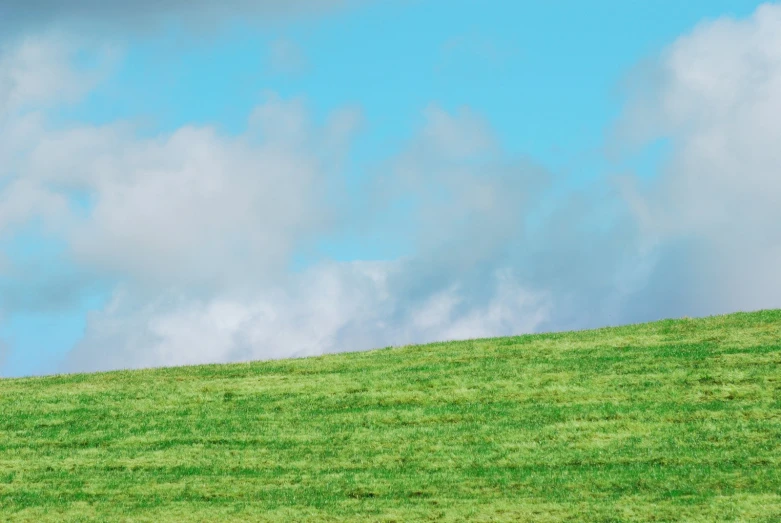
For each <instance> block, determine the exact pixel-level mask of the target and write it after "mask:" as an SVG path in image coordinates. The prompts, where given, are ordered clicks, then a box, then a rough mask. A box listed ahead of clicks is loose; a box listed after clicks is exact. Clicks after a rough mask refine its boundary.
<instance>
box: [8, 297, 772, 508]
mask: <svg viewBox="0 0 781 523" xmlns="http://www.w3.org/2000/svg"><path fill="white" fill-rule="evenodd" d="M107 350H108V348H107ZM0 520H1V521H30V522H47V521H128V522H130V521H134V522H135V521H139V522H140V521H149V522H165V521H177V522H194V521H202V522H212V521H237V522H238V521H334V522H336V521H339V522H341V521H398V522H408V521H602V522H608V521H708V522H712V521H757V522H778V521H781V311H779V310H773V311H761V312H755V313H740V314H733V315H727V316H714V317H711V318H704V319H696V320H687V319H684V320H665V321H661V322H656V323H649V324H642V325H632V326H627V327H619V328H606V329H598V330H591V331H583V332H568V333H557V334H542V335H531V336H519V337H511V338H495V339H484V340H473V341H464V342H452V343H435V344H431V345H425V346H416V347H404V348H398V349H383V350H377V351H371V352H363V353H351V354H340V355H330V356H324V357H318V358H308V359H298V360H285V361H271V362H254V363H244V364H232V365H206V366H193V367H179V368H167V369H154V370H143V371H122V372H109V373H99V374H79V375H61V376H51V377H43V378H25V379H8V380H0Z"/></svg>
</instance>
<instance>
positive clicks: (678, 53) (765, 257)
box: [618, 4, 781, 313]
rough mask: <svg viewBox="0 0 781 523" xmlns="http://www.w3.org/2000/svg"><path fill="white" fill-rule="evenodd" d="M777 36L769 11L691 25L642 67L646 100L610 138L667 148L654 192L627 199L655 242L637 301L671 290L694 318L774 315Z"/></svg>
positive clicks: (773, 11)
mask: <svg viewBox="0 0 781 523" xmlns="http://www.w3.org/2000/svg"><path fill="white" fill-rule="evenodd" d="M780 35H781V6H779V5H771V4H768V5H763V6H760V7H759V8H758V9H757V10H756V12H755V13H754V14H753V15H752V16H751V17H749V18H747V19H744V20H735V19H731V18H722V19H719V20H716V21H714V22H710V23H706V24H701V25H700V26H698V27H697V28H696V29H695V30H694V31H693V32H692V33H691V34H688V35H686V36H683V37H681V38H680V39H678V40H677V41H676V42H674V43H673V44H672V45H671V46H670V47H669V48H668V49H667V50H666V51H665V52H664V53H663V54H662V56H661V57H660V58H659V59H658V60H657V61H656V62H654V63H651V64H646V65H645V69H644V71H643V77H644V78H647V79H650V80H652V81H651V82H650V83H649V85H651V86H652V88H650V89H649V88H647V87H646V88H644V89H634V90H633V91H631V92H630V97H629V102H628V109H627V111H626V114H625V117H624V120H623V121H622V122H621V125H620V126H619V128H618V132H619V133H620V134H619V136H620V137H622V138H623V139H624V140H625V143H624V147H625V148H626V147H630V148H631V147H632V146H633V145H634V146H637V144H643V143H649V142H653V141H654V140H657V139H660V138H664V139H667V140H669V143H670V144H671V150H672V153H671V155H670V157H669V158H668V159H667V160H666V162H665V164H664V166H663V169H662V170H661V172H660V173H659V177H658V178H657V179H656V180H655V181H654V183H653V184H652V185H651V186H650V187H648V188H644V187H640V186H639V184H637V183H632V182H633V181H632V180H627V182H628V187H631V188H630V189H627V190H628V193H627V194H628V196H629V197H630V199H631V201H632V202H633V203H634V213H635V216H636V217H637V218H638V220H640V221H641V223H642V224H643V227H644V229H645V230H646V231H648V232H649V234H651V235H653V236H654V237H656V238H658V239H659V240H658V241H659V242H660V247H659V249H658V250H659V257H660V262H659V265H658V267H657V269H656V270H655V272H654V275H653V276H652V280H651V282H650V285H649V287H648V289H650V288H651V287H653V286H655V285H656V286H658V285H660V284H663V283H664V282H671V281H679V282H680V286H679V288H678V290H677V291H676V294H679V295H682V296H686V297H687V298H686V300H685V301H689V302H691V309H692V310H693V311H694V312H695V313H697V312H715V311H718V312H723V311H728V310H733V309H754V308H766V307H778V306H780V305H781V302H779V298H778V297H779V296H781V273H779V272H778V271H777V269H775V267H778V266H779V265H781V228H779V227H777V226H776V224H778V223H781V205H779V204H778V195H779V194H781V153H779V149H778V146H777V144H778V143H779V140H781V118H778V115H780V114H781V51H779V49H781V36H780ZM657 288H658V287H657ZM646 294H647V295H649V297H650V298H651V301H652V303H654V304H655V306H657V307H658V308H659V309H660V310H669V308H670V305H668V304H665V302H664V301H663V300H662V299H661V298H659V297H654V294H655V293H653V292H651V291H650V290H648V291H646Z"/></svg>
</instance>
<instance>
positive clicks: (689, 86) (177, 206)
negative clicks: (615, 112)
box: [0, 3, 781, 371]
mask: <svg viewBox="0 0 781 523" xmlns="http://www.w3.org/2000/svg"><path fill="white" fill-rule="evenodd" d="M85 5H86V3H85ZM778 35H781V7H778V6H763V7H761V8H759V9H758V10H757V11H756V13H755V14H754V15H753V16H752V17H750V18H748V19H745V20H733V19H722V20H717V21H714V22H709V23H705V24H702V25H701V26H699V27H697V28H696V29H695V30H694V31H693V32H692V33H691V34H688V35H685V36H683V37H681V38H680V39H678V40H677V41H675V42H674V43H673V44H672V45H670V46H669V47H668V48H667V49H666V50H665V51H664V52H663V53H661V54H660V55H659V56H658V57H657V58H656V59H654V60H653V61H651V63H647V64H644V65H643V66H642V67H641V68H640V69H638V71H637V72H636V77H637V78H640V79H642V82H640V83H637V84H632V83H631V82H630V84H629V88H628V91H627V104H626V108H625V111H624V113H623V115H622V118H621V120H620V122H619V124H618V125H617V127H616V129H615V136H614V138H613V140H614V143H613V145H614V146H615V148H616V149H617V150H621V151H623V153H622V154H624V155H629V156H631V155H633V154H636V153H637V151H638V150H639V149H642V148H643V147H645V146H647V145H648V144H652V143H655V142H656V141H658V140H660V139H664V140H667V142H668V143H669V144H670V151H671V152H670V155H669V156H668V157H667V158H666V160H665V162H664V163H663V165H662V167H661V169H660V172H659V173H658V176H657V177H656V178H655V179H653V180H651V181H650V182H648V183H645V182H641V181H640V179H639V178H638V177H635V176H634V175H632V174H631V173H630V174H624V175H621V176H615V175H612V173H606V174H605V176H603V177H602V178H600V179H599V180H597V181H595V182H594V183H593V184H592V185H590V186H588V187H586V188H584V189H578V190H572V189H569V188H568V185H567V180H565V179H562V178H561V177H559V176H558V175H557V174H556V173H552V172H548V171H547V170H546V169H544V168H543V167H541V166H539V165H537V164H535V162H534V161H533V160H531V159H528V158H522V157H516V156H513V155H511V154H509V153H507V152H506V151H505V150H503V148H502V146H501V142H500V140H499V139H498V137H497V136H495V135H494V133H493V131H492V129H491V126H490V123H489V122H487V121H485V120H484V119H483V118H482V117H481V116H480V115H479V114H477V113H475V112H473V111H471V110H470V109H468V108H462V109H460V110H457V111H451V112H448V111H445V110H443V109H441V108H439V107H438V106H437V105H435V104H433V105H431V106H430V107H429V108H428V109H427V110H426V111H425V112H424V114H423V120H422V124H421V126H420V127H419V129H417V131H416V132H415V133H414V135H413V136H410V137H409V140H408V141H407V143H406V144H404V146H403V147H402V148H401V150H400V151H399V152H398V154H396V155H394V156H393V157H390V158H386V159H385V161H384V162H382V163H381V164H380V165H379V166H378V167H377V169H376V170H375V171H374V172H373V173H372V174H371V176H370V177H369V178H368V179H367V182H366V183H365V185H364V186H363V188H362V189H361V190H360V191H359V194H358V195H356V194H355V193H351V192H349V191H347V189H346V180H345V179H344V177H343V170H344V169H343V166H344V162H345V161H346V159H347V158H349V154H350V146H351V143H352V141H353V139H354V137H355V136H356V135H357V134H358V133H360V132H363V131H362V130H361V125H360V124H361V119H362V116H361V114H360V111H359V110H357V109H354V108H344V109H342V110H339V111H336V112H334V113H333V114H332V115H331V116H330V118H329V119H328V120H327V121H326V122H325V123H324V124H322V125H320V124H315V123H314V122H313V120H312V118H311V116H310V114H309V111H308V110H307V108H306V104H305V102H304V101H302V100H297V99H280V98H278V97H276V96H275V95H273V94H269V96H268V97H267V101H266V102H265V103H264V104H263V105H261V106H259V107H258V108H256V110H255V111H254V112H253V113H252V114H251V115H248V127H247V130H246V132H245V133H243V134H242V135H239V136H223V135H221V134H220V133H219V132H217V131H216V130H215V129H213V128H210V127H185V128H182V129H179V130H177V131H175V132H173V133H169V134H166V135H160V136H156V137H152V138H140V137H139V135H138V133H136V132H135V130H134V129H133V128H132V126H129V125H128V124H125V123H116V124H111V125H107V126H102V127H95V126H90V125H80V126H71V127H66V128H58V127H54V126H51V125H49V124H48V123H47V122H48V120H47V114H46V111H45V110H43V109H35V108H36V107H45V106H46V105H47V104H51V103H63V101H67V100H71V99H73V98H74V97H78V96H80V95H83V94H84V93H85V92H88V91H89V88H90V87H89V86H90V85H91V82H93V81H95V80H94V76H90V75H86V76H85V75H84V74H81V73H78V72H74V71H73V70H72V68H70V67H68V65H67V64H68V59H67V56H63V55H62V54H61V52H60V51H59V50H58V48H56V46H55V47H51V48H47V47H46V45H44V44H41V45H42V47H40V48H34V49H33V50H32V51H31V50H30V48H29V47H28V48H25V47H23V46H22V47H17V48H16V49H15V51H14V52H12V53H7V54H5V55H4V56H3V57H2V58H0V63H2V64H9V63H10V64H14V66H13V67H8V66H5V67H4V68H0V86H5V87H0V107H5V112H4V113H3V114H4V116H0V118H3V120H2V122H3V125H2V126H0V129H2V131H0V133H2V134H3V135H2V136H0V138H2V139H0V144H2V145H0V165H3V166H5V167H4V168H3V170H2V171H1V172H0V240H2V239H3V238H13V237H14V235H18V234H21V233H23V232H24V231H26V230H28V229H29V227H30V226H31V224H35V226H36V227H37V228H36V229H35V230H36V231H37V233H38V234H40V235H41V236H42V237H44V238H47V239H49V241H53V242H57V244H58V245H60V246H61V247H62V249H61V251H60V254H59V256H61V257H62V260H63V262H64V265H63V266H66V267H73V268H74V269H73V271H71V272H70V273H68V274H63V275H61V276H58V277H57V278H54V279H53V280H51V281H48V280H42V281H39V282H37V283H36V285H38V287H36V288H37V289H38V294H39V295H40V296H47V295H48V293H54V291H55V290H56V289H60V292H61V296H60V298H59V299H60V301H61V302H63V303H67V301H68V299H69V298H68V296H69V295H70V296H71V298H70V299H73V300H77V299H78V296H79V293H80V292H81V291H80V290H79V289H80V284H79V283H78V282H80V281H83V279H80V278H79V277H78V276H79V275H84V274H89V275H91V276H92V277H93V279H95V280H100V281H105V282H110V284H109V290H110V293H111V296H112V297H111V299H110V300H109V302H108V304H107V305H106V306H105V308H103V309H102V310H100V311H97V312H95V313H93V314H92V315H91V316H90V317H89V320H88V326H87V331H86V334H85V337H84V339H83V340H82V341H81V342H80V343H79V344H78V346H77V347H76V348H75V349H74V350H73V351H72V352H71V353H70V354H69V355H68V357H67V359H66V360H65V361H64V362H63V364H62V369H63V370H67V371H82V370H98V369H112V368H133V367H148V366H160V365H176V364H186V363H203V362H226V361H242V360H248V359H265V358H277V357H287V356H303V355H313V354H321V353H325V352H338V351H343V350H361V349H368V348H372V347H383V346H388V345H402V344H407V343H418V342H425V341H434V340H445V339H464V338H474V337H486V336H499V335H509V334H518V333H523V332H533V331H541V330H560V329H571V328H583V327H596V326H602V325H610V324H622V323H628V322H634V321H646V320H654V319H659V318H663V317H672V316H682V315H689V316H698V315H704V314H713V313H724V312H730V311H735V310H750V309H759V308H770V307H779V306H781V301H779V296H781V273H779V272H778V270H777V267H779V266H781V232H780V231H781V229H779V227H777V224H778V223H781V205H778V201H777V195H778V194H781V177H780V176H779V173H780V172H781V155H779V153H778V152H777V149H778V148H777V143H779V142H778V138H779V137H781V136H780V135H781V123H779V122H781V118H778V115H779V114H781V89H779V87H781V53H780V52H778V50H779V49H781V45H779V44H781V41H779V37H778ZM25 45H27V46H30V45H33V44H30V43H26V44H25ZM58 53H60V54H58ZM41 64H43V65H44V66H41ZM41 74H46V75H56V78H51V76H50V77H49V78H48V81H47V82H43V83H40V84H39V83H38V82H37V81H33V80H32V79H34V78H36V75H41ZM90 74H92V73H90ZM9 79H10V80H9ZM27 81H29V82H32V83H33V84H34V85H43V86H46V87H45V88H41V89H39V90H35V89H33V90H29V89H23V88H21V87H19V86H20V85H24V82H27ZM55 86H57V87H55ZM31 107H32V108H33V109H30V108H31ZM554 195H556V196H554ZM399 209H403V212H402V211H399ZM349 224H360V227H358V229H359V230H360V231H361V232H362V234H364V235H365V239H367V240H368V239H376V238H377V237H379V238H385V237H387V238H388V241H391V240H399V239H401V240H403V243H405V244H407V245H410V246H411V252H410V253H409V254H408V255H407V256H404V257H402V258H399V259H394V260H383V261H371V260H364V261H353V262H336V261H329V260H321V261H320V262H319V263H316V264H314V265H312V266H309V267H307V268H306V269H305V270H303V271H300V272H296V271H292V270H290V268H289V267H290V264H291V262H292V260H293V259H294V258H295V256H296V255H297V254H299V253H301V252H315V251H316V246H317V244H318V242H320V241H323V240H324V239H325V240H327V239H328V238H333V237H338V236H339V234H341V233H344V231H345V230H346V229H347V225H349ZM20 270H21V269H20V267H19V266H18V264H15V262H14V260H6V261H5V262H4V264H3V265H2V266H0V271H4V274H5V275H9V274H14V271H20ZM67 278H70V279H68V280H67V281H72V282H75V283H74V284H73V285H72V286H71V287H65V288H66V289H70V290H69V291H68V292H65V295H64V296H62V288H63V287H62V285H61V282H62V281H65V280H66V279H67ZM6 280H7V278H6ZM6 280H2V281H6ZM57 284H60V286H59V287H58V286H57ZM85 285H86V284H85ZM0 291H2V292H0V295H3V296H12V293H10V292H7V291H8V288H5V289H2V288H0ZM17 295H18V293H17ZM44 301H46V300H44ZM14 303H15V302H14ZM20 306H21V305H19V304H18V303H17V304H16V305H14V304H13V303H12V300H9V299H6V301H0V307H4V308H5V309H6V311H5V312H9V311H10V312H12V309H13V308H14V307H20ZM35 306H36V304H35V303H28V304H26V305H25V307H27V308H34V307H35ZM63 306H65V305H63ZM0 312H2V311H0Z"/></svg>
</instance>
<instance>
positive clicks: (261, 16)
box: [0, 0, 360, 35]
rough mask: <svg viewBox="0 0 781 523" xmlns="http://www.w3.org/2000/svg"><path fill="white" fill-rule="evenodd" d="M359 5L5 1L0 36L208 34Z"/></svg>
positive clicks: (265, 0)
mask: <svg viewBox="0 0 781 523" xmlns="http://www.w3.org/2000/svg"><path fill="white" fill-rule="evenodd" d="M358 3H360V0H357V1H351V0H287V1H277V0H223V1H219V2H214V1H211V0H195V1H193V0H166V1H156V0H138V1H132V2H129V1H125V0H71V1H68V2H63V1H60V0H4V1H3V2H2V3H1V4H0V35H9V34H19V33H23V32H26V31H31V30H33V31H34V30H38V29H43V28H46V29H48V28H70V27H78V28H84V27H89V28H97V29H112V30H116V29H121V30H138V29H141V30H145V29H153V28H155V27H158V26H160V25H162V24H164V23H166V22H170V21H181V22H184V23H185V24H187V25H188V26H190V27H191V28H198V29H205V30H209V29H213V28H215V27H216V26H218V25H219V24H221V23H223V22H226V21H229V20H239V21H244V22H246V21H249V20H255V21H260V22H264V21H273V20H280V19H285V18H290V17H300V16H311V15H321V14H323V13H326V12H329V11H331V10H333V9H337V8H340V7H344V6H348V5H352V4H358Z"/></svg>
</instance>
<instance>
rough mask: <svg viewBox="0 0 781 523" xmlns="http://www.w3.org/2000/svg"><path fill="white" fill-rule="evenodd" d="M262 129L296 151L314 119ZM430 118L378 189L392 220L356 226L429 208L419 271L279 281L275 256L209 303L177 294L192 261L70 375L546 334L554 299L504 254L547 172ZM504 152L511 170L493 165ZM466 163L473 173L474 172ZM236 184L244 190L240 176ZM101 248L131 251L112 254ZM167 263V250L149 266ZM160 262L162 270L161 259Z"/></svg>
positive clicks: (126, 310)
mask: <svg viewBox="0 0 781 523" xmlns="http://www.w3.org/2000/svg"><path fill="white" fill-rule="evenodd" d="M253 118H261V119H262V120H263V121H264V122H265V121H266V120H270V121H271V122H273V125H271V127H272V128H273V129H276V130H277V131H276V132H274V133H270V132H269V133H261V134H262V135H263V136H264V137H265V139H266V140H270V143H271V144H274V146H275V147H279V145H280V143H279V142H277V141H276V140H277V139H278V138H279V137H280V136H281V137H283V139H284V140H285V141H284V142H282V143H283V144H284V143H288V142H294V143H298V142H300V141H302V139H301V136H300V135H301V133H300V132H299V129H300V125H298V124H295V122H301V121H303V120H305V117H304V115H303V114H302V113H301V111H300V107H298V106H295V105H294V104H288V105H284V104H270V105H266V106H263V107H261V108H259V109H258V110H257V111H256V112H255V115H254V116H253ZM425 118H426V121H425V124H424V125H423V127H422V128H421V129H420V132H419V133H418V135H417V136H416V137H414V138H413V139H412V140H411V141H410V143H409V144H407V147H406V148H405V152H404V153H403V154H401V155H400V156H399V157H398V158H397V159H396V160H394V161H391V162H389V163H388V164H387V166H386V169H387V171H386V175H385V176H384V177H383V178H381V179H379V180H378V181H377V185H375V187H374V189H375V190H376V191H377V194H376V195H375V200H376V202H377V203H378V206H377V207H375V208H374V211H373V212H372V213H370V214H366V215H359V216H355V215H352V216H347V218H349V219H350V220H362V221H364V222H367V223H369V224H370V228H371V224H372V223H373V222H375V221H376V220H378V219H381V218H382V217H383V216H384V215H385V211H386V207H384V206H383V204H384V205H392V203H393V201H394V200H395V199H396V198H397V197H402V198H403V197H404V196H405V195H406V194H415V195H416V196H417V198H418V202H417V205H416V209H419V210H420V211H421V212H419V213H418V212H416V213H415V216H414V217H413V219H414V222H415V223H416V224H417V226H418V231H417V233H416V234H413V236H415V237H416V240H417V245H418V246H419V249H418V251H419V252H418V253H417V254H416V255H415V256H414V257H411V258H408V259H400V260H395V261H386V262H342V263H336V262H322V263H320V264H317V265H315V266H313V267H311V268H309V269H308V270H306V271H305V272H304V273H303V274H295V273H288V274H285V273H283V272H281V271H280V272H277V273H276V274H277V276H276V277H275V279H274V280H273V281H269V279H268V278H265V275H266V273H267V272H268V268H267V267H265V266H263V265H262V263H263V262H262V258H263V256H262V255H260V254H253V253H249V256H248V257H247V260H248V261H249V262H250V263H251V264H252V267H255V268H256V270H255V272H254V273H249V272H244V273H241V277H240V278H238V279H237V282H238V283H240V285H235V286H231V285H229V284H228V280H225V281H223V282H221V284H220V285H218V286H215V287H214V288H213V292H211V293H208V294H200V295H199V294H197V293H193V292H192V291H193V287H192V285H178V286H177V285H168V286H167V287H166V286H165V282H166V281H167V282H168V283H171V282H176V281H178V280H177V278H178V277H179V276H180V274H181V273H182V272H183V270H186V264H185V265H184V266H183V265H182V263H181V260H180V261H179V262H178V263H171V264H170V265H169V264H166V265H164V270H163V272H162V273H161V274H160V278H159V279H158V282H159V283H158V286H157V287H156V289H161V288H162V289H164V290H163V291H162V292H152V293H149V292H148V291H147V292H145V291H142V290H141V289H140V288H139V287H138V286H124V287H122V289H121V290H118V291H117V293H116V295H115V298H114V301H113V302H112V303H111V304H110V305H109V306H108V307H107V308H106V310H105V311H103V312H101V313H98V314H95V315H93V316H92V317H91V319H90V321H89V324H88V329H87V335H86V337H85V339H84V341H83V342H82V343H80V344H79V346H78V347H77V348H76V350H74V351H73V352H72V353H71V354H70V356H69V357H68V360H67V361H66V362H65V366H64V369H66V370H84V369H88V370H98V369H108V368H117V367H148V366H162V365H174V364H183V363H203V362H209V361H241V360H249V359H266V358H276V357H289V356H306V355H314V354H323V353H327V352H338V351H343V350H363V349H369V348H374V347H381V346H388V345H403V344H408V343H413V342H426V341H437V340H446V339H459V338H474V337H485V336H495V335H501V334H513V333H518V332H528V331H532V330H534V329H536V328H537V327H538V325H539V324H540V323H541V322H542V321H543V320H545V319H546V318H547V313H548V310H549V308H550V304H549V303H548V297H547V295H546V294H545V292H542V291H537V290H534V289H532V288H527V287H525V286H524V285H522V284H521V283H520V282H519V281H518V279H517V277H516V274H515V273H514V271H513V270H512V268H510V267H507V266H506V261H507V260H506V259H503V258H502V256H501V251H502V246H503V244H504V243H506V242H507V241H508V240H513V239H514V238H517V236H518V234H519V233H520V231H521V230H522V228H523V216H524V213H525V211H526V209H527V208H526V207H525V206H524V205H523V202H524V201H528V200H529V198H530V196H532V195H533V194H534V193H535V191H539V190H540V188H541V187H543V186H544V183H536V182H535V180H536V179H538V178H540V179H543V180H544V179H545V177H546V174H545V172H544V171H543V170H542V169H540V168H538V167H535V166H533V165H531V164H529V163H528V162H527V161H524V160H513V159H512V158H504V157H503V155H502V153H501V152H499V151H498V144H496V143H495V140H494V138H493V137H492V136H491V133H490V131H489V129H488V127H487V124H486V123H485V122H484V121H482V120H481V119H480V118H479V117H477V116H476V115H474V114H473V113H471V112H470V111H468V110H462V111H460V112H459V113H457V114H455V115H449V114H447V113H445V112H444V111H443V110H441V109H439V108H436V107H432V108H430V109H429V110H427V111H426V113H425ZM352 121H353V120H352V118H350V117H349V113H341V118H335V119H334V122H335V123H334V127H333V128H334V129H339V128H342V129H345V130H347V129H349V128H350V126H349V125H347V124H349V123H350V122H352ZM340 122H341V123H340ZM345 122H346V123H345ZM468 141H473V143H471V146H470V147H471V148H467V149H464V148H462V147H460V146H461V145H463V144H465V143H467V142H468ZM264 143H265V142H264ZM261 147H263V146H261ZM71 149H72V148H71ZM199 149H203V147H200V148H199ZM495 150H496V151H497V152H499V155H498V157H497V158H495V157H494V156H493V155H491V154H489V155H488V156H486V153H490V152H491V151H495ZM299 154H300V153H299ZM50 156H51V155H50V154H46V157H50ZM164 156H167V155H161V157H164ZM234 157H235V156H234ZM465 160H466V161H469V162H473V165H471V166H468V167H467V166H465V165H463V163H462V162H464V161H465ZM198 163H199V164H203V162H200V161H199V162H198ZM69 170H71V169H69ZM209 172H214V169H213V168H210V169H209ZM229 172H230V173H232V174H230V176H231V177H232V178H234V179H235V180H236V183H242V181H241V178H240V177H239V176H237V174H236V173H238V171H237V170H235V169H233V170H230V171H229ZM226 176H228V175H226ZM530 182H534V183H530ZM303 185H305V186H306V185H308V183H304V184H303ZM443 191H444V193H446V194H442V192H443ZM281 201H284V202H289V201H290V198H289V197H287V198H283V199H281ZM113 207H115V206H112V208H113ZM265 212H267V213H269V215H275V214H277V212H276V211H274V210H272V209H268V208H266V209H265ZM93 217H94V218H93V219H94V220H95V221H96V222H102V221H105V220H103V219H100V218H99V216H98V215H97V214H93ZM343 219H344V218H343ZM256 221H257V220H256ZM130 222H131V220H123V223H130ZM275 227H276V226H275ZM140 229H141V230H146V229H145V228H143V227H140ZM199 229H200V228H199ZM245 234H246V232H244V233H242V234H241V235H240V236H238V237H239V238H243V237H244V236H245ZM169 235H170V233H166V234H165V235H163V236H164V237H168V236H169ZM289 235H290V233H289V232H288V233H286V236H289ZM174 236H175V235H174ZM142 237H144V238H146V237H147V236H142ZM250 239H251V238H247V240H248V241H249V240H250ZM461 242H463V244H462V243H461ZM95 245H99V246H100V248H101V249H105V251H106V252H111V253H115V252H116V251H117V248H116V247H115V246H112V245H110V244H107V243H106V242H104V241H96V243H95ZM194 248H195V249H197V250H196V251H193V253H194V254H195V253H207V252H209V251H210V250H212V249H209V248H208V247H207V245H206V244H205V243H204V242H202V241H201V240H199V241H198V242H196V244H194ZM138 249H139V247H138V246H136V247H134V248H133V249H128V251H130V250H138ZM161 250H162V249H161V248H160V247H159V245H157V244H153V248H152V249H151V251H150V252H148V253H146V254H147V256H148V255H150V254H151V253H152V252H159V251H161ZM244 254H245V253H244V252H235V253H232V252H226V257H225V258H221V259H220V263H219V264H215V267H221V268H223V270H224V271H225V272H231V273H232V274H234V275H235V274H238V273H237V272H236V271H235V267H237V266H239V265H240V264H241V263H244V261H245V259H244V257H243V256H244ZM123 256H126V253H125V254H123ZM153 259H155V260H156V263H157V260H158V257H157V256H155V257H154V258H153ZM259 263H260V264H261V265H258V264H259ZM228 268H234V269H231V270H230V271H228ZM165 275H168V276H165ZM248 289H251V291H249V292H248Z"/></svg>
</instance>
